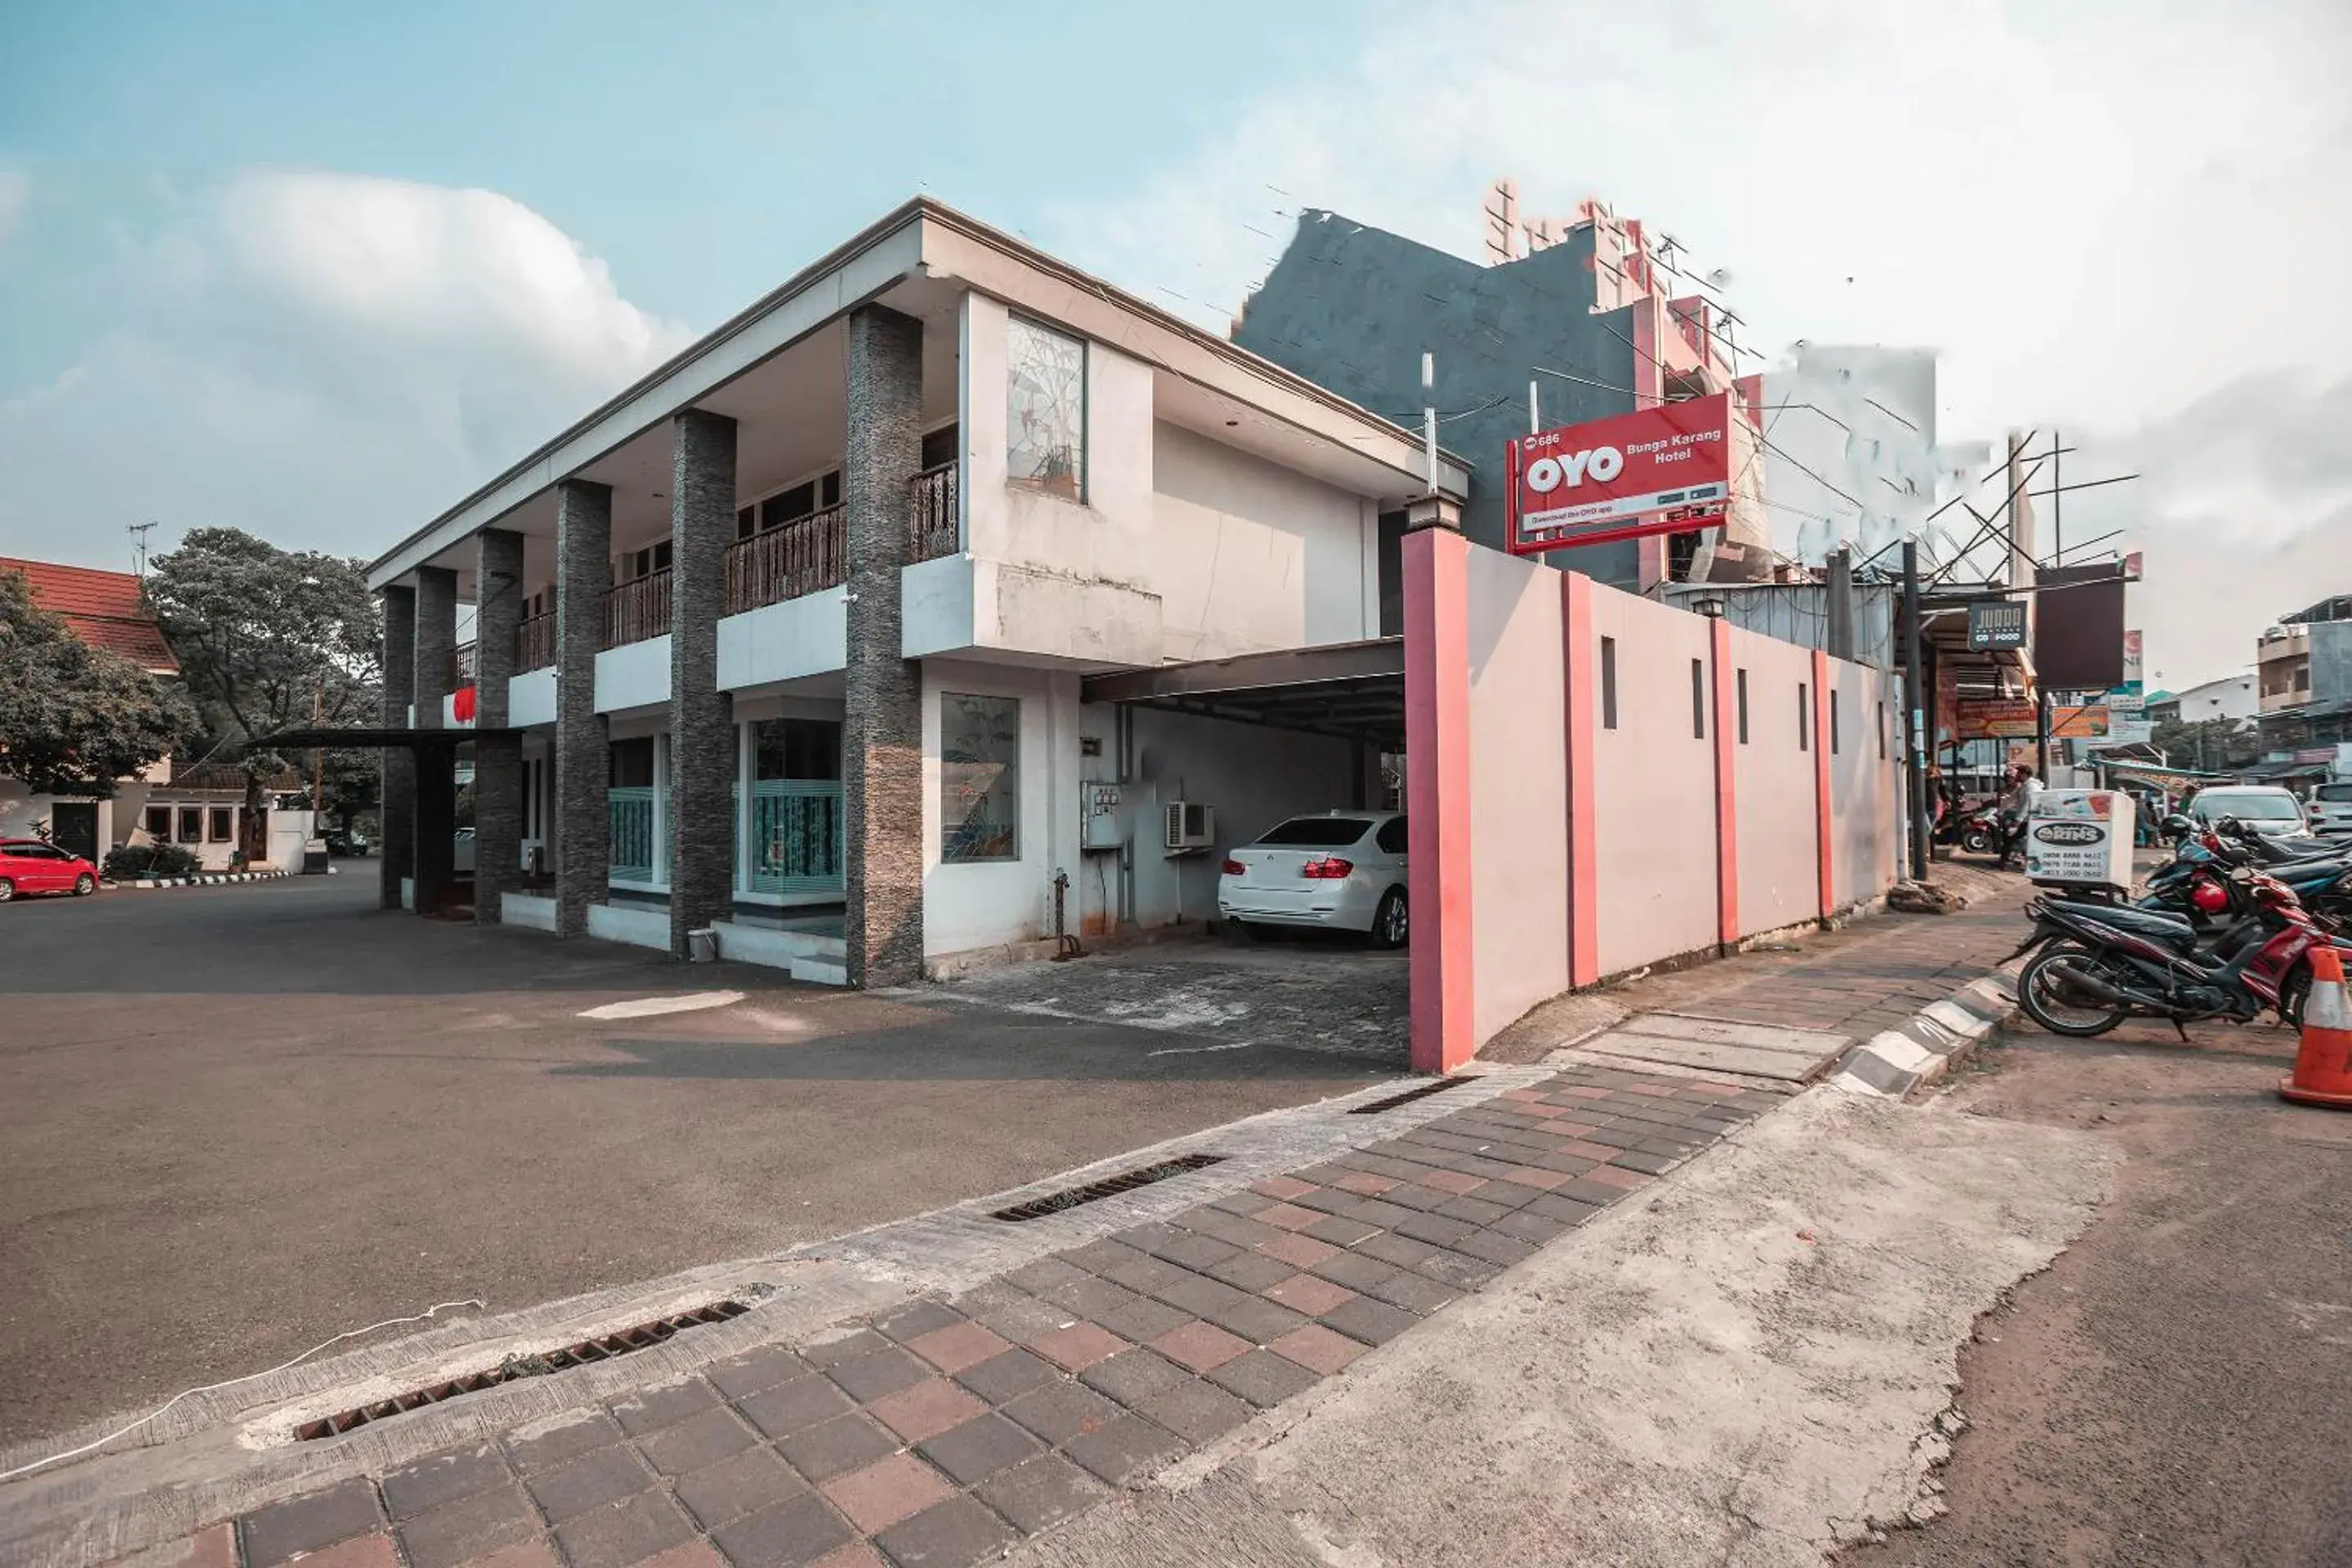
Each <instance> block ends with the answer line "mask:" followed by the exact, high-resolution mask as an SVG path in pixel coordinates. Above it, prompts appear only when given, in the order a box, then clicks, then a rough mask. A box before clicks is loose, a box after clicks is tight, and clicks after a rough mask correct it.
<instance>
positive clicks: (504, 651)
mask: <svg viewBox="0 0 2352 1568" xmlns="http://www.w3.org/2000/svg"><path fill="white" fill-rule="evenodd" d="M475 542H476V543H477V544H478V546H479V547H480V554H479V555H478V557H477V559H476V564H475V567H474V728H475V729H476V730H477V731H485V732H487V731H492V730H503V729H505V728H506V727H507V725H508V724H509V711H508V708H507V682H508V681H509V680H511V679H514V672H515V663H516V658H517V652H518V650H517V648H516V646H515V639H516V637H518V636H519V635H520V632H521V630H522V596H523V585H522V535H521V534H520V533H516V532H513V531H510V530H508V529H503V528H486V529H484V530H483V531H481V532H480V533H479V534H478V535H477V536H476V539H475ZM521 877H522V740H521V737H520V736H511V737H508V738H505V739H499V738H496V737H492V736H489V735H488V734H487V733H483V734H478V735H477V737H476V738H475V741H474V923H475V924H476V925H496V924H498V922H499V900H501V899H503V898H504V897H505V896H506V893H507V891H508V890H509V889H511V888H513V887H514V886H515V884H516V883H517V882H519V881H520V879H521Z"/></svg>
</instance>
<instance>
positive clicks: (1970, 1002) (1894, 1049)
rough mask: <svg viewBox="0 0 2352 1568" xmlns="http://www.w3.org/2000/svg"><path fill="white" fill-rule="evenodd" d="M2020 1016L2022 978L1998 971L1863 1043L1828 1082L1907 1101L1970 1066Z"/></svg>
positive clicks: (1848, 1089) (1849, 1090)
mask: <svg viewBox="0 0 2352 1568" xmlns="http://www.w3.org/2000/svg"><path fill="white" fill-rule="evenodd" d="M2015 1016H2017V977H2016V973H2015V972H2014V971H2013V970H2007V969H2002V970H1995V971H1994V972H1993V973H1990V974H1988V975H1985V976H1984V977H1983V978H1981V979H1978V980H1971V981H1969V983H1968V984H1966V985H1963V986H1961V987H1960V988H1959V989H1958V991H1955V992H1953V993H1952V994H1951V995H1949V996H1948V997H1946V998H1944V999H1943V1000H1942V1001H1939V1002H1930V1003H1928V1004H1927V1006H1925V1007H1923V1008H1921V1009H1920V1010H1919V1011H1918V1012H1916V1013H1915V1014H1913V1015H1912V1016H1911V1018H1910V1020H1909V1021H1908V1022H1906V1024H1905V1025H1904V1026H1902V1027H1901V1028H1899V1029H1885V1030H1882V1031H1880V1032H1879V1033H1878V1034H1875V1035H1873V1036H1872V1037H1870V1038H1868V1039H1866V1040H1864V1041H1863V1042H1862V1043H1861V1044H1860V1045H1858V1046H1856V1047H1853V1049H1852V1050H1850V1051H1848V1052H1846V1054H1845V1055H1844V1056H1843V1057H1841V1058H1838V1064H1837V1066H1836V1068H1833V1069H1832V1071H1831V1073H1830V1075H1829V1078H1828V1079H1827V1080H1826V1081H1827V1082H1828V1083H1829V1085H1830V1087H1831V1088H1832V1089H1843V1090H1845V1091H1846V1092H1847V1093H1849V1094H1871V1095H1876V1096H1878V1097H1880V1098H1881V1099H1885V1100H1901V1099H1903V1098H1904V1097H1905V1096H1906V1095H1908V1094H1910V1093H1911V1092H1912V1091H1913V1090H1914V1089H1919V1088H1920V1087H1922V1086H1923V1085H1926V1084H1931V1083H1934V1082H1936V1081H1937V1079H1941V1078H1943V1077H1944V1076H1945V1075H1946V1074H1948V1073H1949V1072H1950V1071H1951V1070H1952V1069H1953V1068H1955V1067H1958V1065H1959V1064H1960V1063H1961V1062H1963V1061H1966V1060H1967V1059H1968V1058H1969V1054H1970V1053H1971V1052H1972V1051H1974V1050H1975V1049H1976V1047H1977V1042H1978V1041H1979V1040H1981V1039H1983V1038H1984V1037H1986V1036H1987V1035H1990V1034H1991V1033H1992V1032H1993V1030H1995V1029H1997V1028H1999V1027H2000V1026H2001V1025H2003V1024H2005V1023H2007V1022H2009V1020H2010V1019H2011V1018H2013V1017H2015Z"/></svg>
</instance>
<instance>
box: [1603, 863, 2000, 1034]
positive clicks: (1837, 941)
mask: <svg viewBox="0 0 2352 1568" xmlns="http://www.w3.org/2000/svg"><path fill="white" fill-rule="evenodd" d="M2030 892H2031V889H2029V888H2028V887H2027V886H2026V885H2025V883H2024V882H2023V881H2022V880H2021V879H2020V880H2018V881H2017V882H2015V883H2014V884H2012V885H2008V886H2000V887H1999V888H1998V889H1996V890H1995V891H1994V892H1992V893H1991V894H1990V895H1989V896H1985V897H1982V898H1981V899H1980V900H1979V901H1977V902H1974V903H1971V904H1970V905H1969V907H1968V908H1967V909H1964V910H1958V912H1956V913H1953V914H1948V915H1916V914H1896V913H1888V914H1883V915H1878V916H1874V917H1873V918H1872V919H1869V920H1865V921H1856V922H1854V923H1853V924H1852V925H1850V926H1847V927H1845V928H1844V929H1843V930H1842V931H1831V932H1825V933H1823V934H1822V935H1820V936H1817V937H1812V938H1810V939H1808V940H1807V941H1805V942H1801V943H1799V944H1797V945H1796V946H1795V947H1794V948H1793V949H1792V950H1790V951H1789V952H1750V953H1744V954H1742V955H1740V956H1739V957H1737V958H1733V959H1729V960H1727V961H1725V962H1723V963H1711V964H1706V965H1703V966H1701V967H1699V968H1697V969H1693V970H1686V971H1685V972H1683V973H1679V974H1672V975H1664V976H1661V977H1659V978H1657V979H1655V980H1643V981H1638V982H1635V983H1634V984H1630V985H1626V986H1622V987H1619V988H1617V989H1616V990H1613V991H1612V992H1611V993H1610V995H1611V997H1612V999H1613V1000H1616V1001H1618V1002H1621V1003H1622V1004H1623V1005H1626V1006H1629V1007H1632V1008H1633V1009H1635V1010H1636V1011H1651V1010H1659V1011H1679V1012H1688V1013H1701V1014H1706V1015H1708V1016H1714V1017H1722V1018H1736V1019H1741V1020H1745V1021H1751V1022H1754V1023H1759V1024H1785V1025H1790V1026H1795V1027H1798V1028H1809V1029H1828V1030H1832V1031H1834V1032H1836V1033H1838V1034H1842V1035H1850V1036H1853V1037H1854V1038H1856V1039H1867V1038H1869V1037H1871V1036H1873V1035H1874V1034H1877V1033H1878V1032H1879V1031H1880V1030H1882V1029H1894V1028H1899V1027H1900V1026H1902V1025H1903V1024H1904V1023H1905V1022H1906V1020H1907V1019H1909V1018H1910V1017H1911V1016H1913V1015H1914V1014H1916V1013H1917V1012H1918V1011H1919V1010H1920V1009H1922V1008H1923V1007H1925V1006H1927V1004H1929V1003H1930V1002H1936V1001H1940V1000H1942V999H1944V998H1946V997H1948V996H1950V995H1951V994H1953V993H1954V992H1956V991H1958V990H1959V989H1960V987H1962V986H1963V985H1966V984H1968V983H1969V981H1971V980H1975V979H1979V978H1980V977H1982V976H1984V975H1987V974H1990V973H1992V972H1993V970H1994V968H1995V966H1996V965H1998V964H1999V963H2000V960H2001V959H2002V957H2003V956H2004V955H2006V954H2007V953H2008V952H2009V951H2010V950H2011V948H2013V947H2015V946H2016V945H2017V944H2018V942H2020V941H2021V940H2022V939H2023V937H2024V935H2025V933H2026V931H2028V930H2029V929H2030V924H2031V922H2029V921H2027V920H2026V919H2025V918H2024V915H2023V913H2022V912H2021V911H2022V910H2023V906H2024V902H2025V900H2026V898H2027V897H2028V895H2029V893H2030Z"/></svg>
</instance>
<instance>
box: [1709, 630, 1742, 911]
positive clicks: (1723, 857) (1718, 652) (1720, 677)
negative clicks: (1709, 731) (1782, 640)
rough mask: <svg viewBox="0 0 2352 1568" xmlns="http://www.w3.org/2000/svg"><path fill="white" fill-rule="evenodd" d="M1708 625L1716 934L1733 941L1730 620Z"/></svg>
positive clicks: (1735, 831)
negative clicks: (1713, 751) (1712, 683)
mask: <svg viewBox="0 0 2352 1568" xmlns="http://www.w3.org/2000/svg"><path fill="white" fill-rule="evenodd" d="M1707 630H1708V637H1707V654H1708V658H1707V662H1708V664H1709V665H1710V666H1711V668H1710V669H1709V670H1708V672H1707V673H1708V677H1709V679H1711V680H1712V681H1713V682H1714V693H1715V701H1714V705H1713V706H1714V721H1715V940H1716V941H1717V942H1719V943H1721V944H1722V945H1723V946H1725V947H1732V946H1735V945H1736V944H1737V943H1738V941H1739V791H1738V766H1737V763H1736V761H1735V759H1734V758H1733V756H1732V752H1731V748H1732V745H1733V743H1734V741H1735V739H1736V737H1735V735H1734V733H1733V731H1734V730H1735V728H1736V727H1737V726H1738V705H1737V703H1736V702H1735V700H1734V697H1735V693H1734V690H1733V688H1734V685H1735V681H1734V678H1733V676H1732V670H1731V623H1730V622H1728V621H1727V620H1723V619H1721V618H1720V617H1718V618H1717V620H1716V621H1715V622H1714V623H1713V624H1712V625H1711V626H1709V627H1708V628H1707Z"/></svg>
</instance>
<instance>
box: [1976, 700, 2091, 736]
mask: <svg viewBox="0 0 2352 1568" xmlns="http://www.w3.org/2000/svg"><path fill="white" fill-rule="evenodd" d="M2036 718H2037V715H2036V708H2035V704H2034V703H2032V702H2031V701H2027V700H2023V699H2011V698H2005V697H1983V698H1979V697H1964V698H1962V699H1961V700H1960V703H1959V711H1958V714H1956V715H1955V716H1954V719H1953V727H1952V738H1953V739H1954V740H1958V741H2030V740H2032V739H2033V738H2034V736H2035V735H2036V733H2038V730H2037V727H2036ZM2106 732H2107V710H2106V709H2105V707H2103V706H2101V705H2100V704H2098V703H2095V702H2093V703H2085V704H2084V705H2082V706H2079V707H2075V706H2068V707H2054V706H2053V708H2052V709H2051V710H2050V738H2051V739H2052V740H2053V741H2095V740H2098V739H2100V738H2101V737H2103V736H2105V734H2106Z"/></svg>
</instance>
